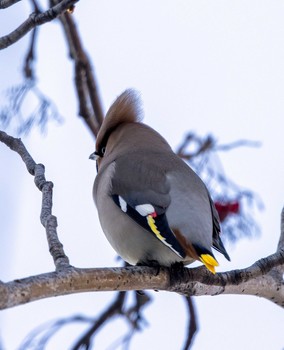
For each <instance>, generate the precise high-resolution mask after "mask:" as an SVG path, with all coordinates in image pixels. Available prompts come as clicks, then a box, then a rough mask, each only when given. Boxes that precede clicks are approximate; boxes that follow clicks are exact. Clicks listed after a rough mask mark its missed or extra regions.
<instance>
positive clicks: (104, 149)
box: [101, 147, 106, 155]
mask: <svg viewBox="0 0 284 350" xmlns="http://www.w3.org/2000/svg"><path fill="white" fill-rule="evenodd" d="M105 152H106V148H105V147H102V149H101V154H102V155H104V154H105Z"/></svg>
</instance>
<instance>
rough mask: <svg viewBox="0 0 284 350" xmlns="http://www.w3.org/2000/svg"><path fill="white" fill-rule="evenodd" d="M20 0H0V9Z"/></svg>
mask: <svg viewBox="0 0 284 350" xmlns="http://www.w3.org/2000/svg"><path fill="white" fill-rule="evenodd" d="M19 1H21V0H0V9H1V10H2V9H6V8H7V7H10V6H13V5H15V4H16V3H17V2H19Z"/></svg>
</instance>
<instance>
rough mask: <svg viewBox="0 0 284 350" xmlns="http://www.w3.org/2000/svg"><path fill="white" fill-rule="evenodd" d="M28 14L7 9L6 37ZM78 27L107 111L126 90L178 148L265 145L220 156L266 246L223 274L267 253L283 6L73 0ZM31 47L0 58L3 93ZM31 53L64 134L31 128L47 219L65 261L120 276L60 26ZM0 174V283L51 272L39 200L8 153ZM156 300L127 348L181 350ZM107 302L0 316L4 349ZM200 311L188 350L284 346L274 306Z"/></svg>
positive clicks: (277, 208) (116, 331)
mask: <svg viewBox="0 0 284 350" xmlns="http://www.w3.org/2000/svg"><path fill="white" fill-rule="evenodd" d="M28 10H29V7H28V6H27V5H26V3H25V2H23V1H22V2H20V3H18V4H17V5H15V6H14V7H13V8H12V9H7V10H1V12H0V35H4V34H6V33H8V32H9V31H10V30H12V29H13V28H15V26H16V25H17V24H19V23H20V22H21V21H22V20H23V19H25V18H26V17H27V15H28ZM74 18H75V19H76V20H77V23H78V27H79V30H80V33H81V36H82V39H83V42H84V44H85V47H86V48H87V51H88V53H89V55H90V57H91V59H92V61H93V64H94V68H95V72H96V76H97V78H98V82H99V86H100V92H101V96H102V100H103V104H104V107H105V110H106V109H107V108H108V106H109V105H110V103H111V102H112V101H113V100H114V99H115V98H116V96H117V95H119V94H120V93H121V92H122V91H123V90H125V89H126V88H129V87H134V88H136V89H137V90H139V91H141V95H142V99H143V103H144V110H145V119H144V121H145V123H147V124H149V125H151V126H152V127H154V128H155V129H156V130H157V131H159V132H160V133H161V134H162V135H163V136H164V137H165V138H166V139H167V140H168V141H169V143H170V144H171V146H172V147H173V148H174V149H176V147H177V145H178V144H179V143H180V141H181V140H182V138H183V136H184V134H185V132H187V131H195V132H196V133H198V134H199V135H201V136H205V135H206V134H208V133H212V134H213V135H215V137H216V138H217V139H218V141H219V142H220V143H222V144H224V143H228V142H232V141H235V140H239V139H250V140H257V141H261V143H262V146H261V148H239V149H236V150H233V151H231V152H228V153H220V155H219V157H220V161H221V162H222V166H223V168H224V172H225V174H226V175H227V176H229V177H230V178H231V179H232V180H233V181H234V182H235V183H238V184H239V185H240V186H243V187H244V188H249V189H251V190H252V191H254V192H256V193H258V195H259V196H260V197H261V199H262V201H263V203H264V205H265V209H264V210H263V211H261V212H259V213H256V219H257V220H258V222H259V225H260V227H261V236H260V237H259V238H256V239H254V240H248V239H243V240H241V241H240V242H238V243H237V244H236V245H234V246H233V245H230V244H229V245H228V251H229V254H230V256H231V259H232V261H231V263H229V262H227V261H226V260H225V259H224V258H223V257H221V256H220V255H218V260H219V262H220V268H219V271H225V270H229V269H235V268H243V267H246V266H248V265H250V264H252V263H253V262H254V261H256V260H257V259H259V258H261V257H264V256H267V255H269V254H272V253H273V252H274V251H275V249H276V246H277V242H278V237H279V222H280V212H281V209H282V206H283V203H284V186H283V178H284V162H283V149H284V138H283V129H284V122H283V115H284V104H283V101H284V100H283V93H284V45H283V39H284V21H283V18H284V3H283V1H259V0H257V1H209V0H208V1H202V0H198V1H196V0H195V1H190V0H183V1H177V0H175V1H166V0H160V1H149V0H145V1H143V2H142V1H139V2H138V1H130V0H129V1H117V0H112V1H105V0H104V1H103V0H100V1H92V2H90V1H80V2H79V3H78V4H77V6H76V10H75V13H74ZM27 44H28V41H27V38H24V39H23V40H21V41H20V42H19V43H17V44H15V45H13V46H12V47H10V48H8V49H6V50H4V51H1V53H0V77H1V78H0V90H1V91H3V90H4V89H5V88H7V87H8V86H11V85H13V84H15V83H16V82H20V79H21V76H20V73H21V72H20V69H21V59H22V57H23V54H24V52H25V49H26V47H27ZM38 44H39V45H38V50H37V58H38V62H37V66H36V69H37V77H38V84H39V87H40V88H41V90H42V91H43V92H44V93H45V94H46V95H47V96H49V97H50V98H51V99H52V100H53V101H54V102H55V103H56V105H57V107H58V110H59V112H60V114H61V115H62V116H63V117H64V123H63V124H61V125H59V124H57V123H51V124H50V125H49V127H48V133H47V135H46V136H44V137H43V136H42V135H41V134H40V133H39V132H38V131H37V130H34V131H33V132H32V133H31V135H30V136H29V137H28V138H23V140H24V142H25V143H26V145H27V147H28V149H29V151H30V153H31V154H32V156H33V157H34V159H35V160H36V162H40V163H43V164H44V165H45V166H46V176H47V179H48V180H51V181H53V182H54V184H55V189H54V214H55V215H56V216H57V217H58V223H59V228H58V232H59V235H60V239H61V241H62V242H63V244H64V248H65V250H66V253H67V255H68V256H69V257H70V260H71V264H72V265H75V266H77V267H101V266H117V265H118V264H119V262H118V261H117V260H116V259H115V253H114V251H113V250H112V248H111V246H110V245H109V244H108V242H107V240H106V239H105V237H104V235H103V233H102V231H101V228H100V226H99V224H98V218H97V214H96V208H95V206H94V204H93V201H92V195H91V192H92V184H93V181H94V178H95V174H96V171H95V163H94V162H91V161H89V160H88V157H89V154H90V153H92V152H93V151H94V140H93V138H92V137H91V135H90V134H89V132H88V130H87V129H86V128H85V126H84V124H83V123H82V121H81V120H80V119H79V118H78V117H77V111H78V106H77V102H76V99H75V93H74V88H73V71H72V64H71V63H70V62H69V61H68V50H67V48H66V45H65V42H64V37H63V35H62V30H61V28H60V26H59V24H58V23H56V22H53V23H51V24H46V25H44V26H43V27H42V28H41V30H40V37H39V43H38ZM0 102H1V105H2V104H3V103H4V96H3V95H1V96H0ZM31 102H32V101H31ZM29 107H30V105H29V103H27V105H26V106H25V108H27V109H28V108H29ZM0 164H1V165H0V166H1V168H0V169H1V171H0V200H1V202H0V206H1V210H0V218H1V220H0V221H1V232H2V234H1V237H0V239H1V244H0V264H1V265H0V279H2V280H4V281H8V280H12V279H15V278H22V277H26V276H29V275H33V274H38V273H42V272H47V271H52V270H53V269H54V267H53V263H52V259H51V257H50V256H49V253H48V248H47V243H46V239H45V233H44V230H43V228H42V227H41V225H40V222H39V212H40V201H41V196H40V192H39V191H38V190H37V189H36V188H35V186H34V183H33V178H32V177H31V176H30V175H29V174H28V173H27V171H26V169H25V167H24V165H23V164H22V163H21V160H20V159H19V157H18V156H17V155H16V154H13V153H12V152H11V151H9V150H8V149H6V146H4V145H2V144H0ZM216 255H217V254H216ZM151 295H152V296H153V299H154V301H153V303H152V304H151V305H150V306H149V307H148V309H147V310H145V316H146V318H147V320H148V322H149V327H147V328H146V329H145V331H144V332H143V333H140V334H138V335H137V336H135V337H134V339H133V343H132V347H131V349H135V350H140V349H141V350H142V349H145V348H147V349H154V348H159V349H162V348H163V349H170V350H172V349H180V348H181V344H182V343H183V340H184V332H185V326H186V323H185V321H186V311H185V305H184V302H183V300H182V298H181V297H179V296H178V295H176V294H170V293H165V292H159V293H154V292H151ZM113 297H114V294H112V293H89V294H78V295H73V296H67V297H59V298H54V299H49V300H42V301H38V302H34V303H31V304H27V305H24V306H20V307H17V308H13V309H10V310H5V311H3V312H2V314H1V316H0V317H1V318H0V321H1V337H2V342H3V347H4V349H5V350H6V349H7V350H10V349H16V348H17V347H18V346H19V345H20V343H21V341H22V340H23V339H24V337H25V336H26V335H27V333H28V332H29V331H31V330H32V329H34V328H35V327H36V326H38V325H40V324H42V323H44V322H46V321H49V320H53V319H56V318H58V317H63V316H69V315H72V314H75V313H80V314H86V315H89V316H95V315H96V314H98V313H99V312H100V311H101V310H103V309H104V308H105V307H106V306H107V305H108V303H109V301H110V300H112V298H113ZM195 303H196V306H197V310H198V320H199V324H200V329H199V333H198V334H197V336H196V338H195V342H194V346H193V349H197V350H200V349H206V348H208V347H210V348H211V349H219V350H223V349H224V350H225V349H230V350H239V349H259V350H262V349H263V350H265V349H270V350H281V349H283V348H284V333H283V326H284V314H283V310H282V309H280V307H277V306H275V305H274V304H272V303H270V302H268V301H266V300H261V299H259V298H256V297H245V296H217V297H200V298H195ZM82 329H83V327H82V326H78V325H76V326H70V327H66V328H65V329H64V330H63V331H62V332H60V333H59V334H58V335H56V336H55V337H54V338H53V339H52V341H51V342H50V343H49V346H48V347H47V349H52V350H54V349H68V346H70V344H72V340H73V339H74V338H76V334H80V332H81V331H82ZM125 330H126V327H125V324H124V323H123V322H121V321H119V322H116V323H113V324H112V325H110V326H108V327H106V329H105V330H103V331H102V333H100V335H99V336H98V339H97V341H96V343H95V344H96V347H95V348H96V349H107V348H108V346H110V345H111V344H112V343H113V342H114V341H115V340H116V339H118V338H119V337H120V336H121V335H123V334H124V333H123V332H125ZM110 335H111V336H110ZM0 348H1V346H0Z"/></svg>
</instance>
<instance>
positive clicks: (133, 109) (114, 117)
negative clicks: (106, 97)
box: [97, 89, 143, 149]
mask: <svg viewBox="0 0 284 350" xmlns="http://www.w3.org/2000/svg"><path fill="white" fill-rule="evenodd" d="M142 119H143V111H142V107H141V99H140V95H139V93H138V92H137V91H136V90H134V89H127V90H125V91H124V92H123V93H122V94H121V95H119V96H118V97H117V99H116V100H115V101H114V102H113V104H112V105H111V106H110V108H109V110H108V112H107V114H106V117H105V119H104V121H103V123H102V125H101V128H100V130H99V133H98V137H97V149H99V148H100V147H101V145H102V144H103V143H105V141H106V139H107V138H108V136H109V135H110V133H111V132H112V131H113V130H114V129H116V128H117V127H118V126H119V125H120V124H122V123H135V122H139V121H141V120H142Z"/></svg>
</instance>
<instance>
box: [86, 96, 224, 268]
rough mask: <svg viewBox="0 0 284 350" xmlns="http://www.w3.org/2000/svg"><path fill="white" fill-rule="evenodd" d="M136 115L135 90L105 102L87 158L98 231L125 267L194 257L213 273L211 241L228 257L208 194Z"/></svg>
mask: <svg viewBox="0 0 284 350" xmlns="http://www.w3.org/2000/svg"><path fill="white" fill-rule="evenodd" d="M141 115H142V112H141V108H140V101H139V97H138V95H137V93H136V92H135V91H134V90H126V91H125V92H124V93H123V94H122V95H120V96H119V97H118V98H117V100H116V101H115V102H114V103H113V105H112V106H111V107H110V109H109V111H108V113H107V115H106V117H105V119H104V122H103V124H102V126H101V129H100V131H99V134H98V137H97V142H96V151H95V152H94V153H93V154H92V155H91V156H90V158H91V159H96V160H97V167H98V174H97V177H96V180H95V183H94V189H93V196H94V200H95V203H96V206H97V209H98V214H99V219H100V223H101V226H102V229H103V231H104V233H105V235H106V237H107V239H108V240H109V242H110V244H111V245H112V246H113V248H114V249H115V250H116V252H117V253H118V254H119V255H120V256H121V257H122V258H123V259H124V260H125V261H127V262H128V263H130V264H132V265H136V264H146V265H152V264H153V263H154V264H159V265H162V266H170V265H172V264H174V263H176V262H183V263H184V264H188V263H190V262H192V261H194V260H201V261H202V262H203V263H204V264H205V265H206V267H207V268H209V270H210V271H212V272H215V268H214V267H215V266H217V265H218V263H217V261H216V260H215V258H214V255H213V253H212V250H211V247H212V245H214V247H215V248H216V249H217V250H219V251H220V252H221V253H223V254H224V255H225V256H226V258H228V259H229V256H228V254H227V252H226V250H225V248H224V246H223V243H222V241H221V240H220V226H219V219H218V213H217V211H216V209H215V207H214V204H213V202H212V201H211V198H210V196H209V193H208V191H207V189H206V187H205V185H204V183H203V182H202V180H201V179H200V178H199V177H198V176H197V175H196V174H195V173H194V171H193V170H192V169H191V168H190V167H189V166H187V165H186V164H185V163H184V162H183V161H182V160H181V159H180V158H179V157H178V156H177V155H176V154H175V153H174V152H173V151H172V149H171V147H170V146H169V144H168V143H167V141H166V140H165V139H164V138H163V137H162V136H161V135H160V134H159V133H157V132H156V131H155V130H153V129H152V128H150V127H149V126H147V125H145V124H143V123H142V122H141ZM152 209H153V210H152Z"/></svg>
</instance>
